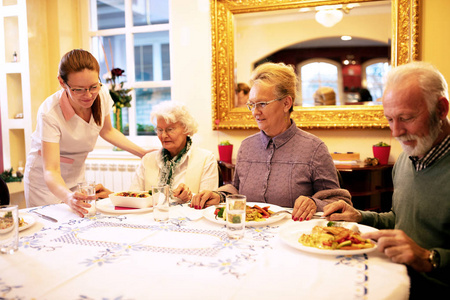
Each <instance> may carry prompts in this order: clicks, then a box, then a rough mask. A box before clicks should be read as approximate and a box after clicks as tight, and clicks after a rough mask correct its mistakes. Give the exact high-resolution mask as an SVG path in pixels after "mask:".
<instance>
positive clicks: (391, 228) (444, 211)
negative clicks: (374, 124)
mask: <svg viewBox="0 0 450 300" xmlns="http://www.w3.org/2000/svg"><path fill="white" fill-rule="evenodd" d="M383 107H384V114H385V116H386V118H387V120H388V122H389V126H390V128H391V131H392V135H393V136H394V137H395V138H396V139H397V140H398V141H399V142H400V143H401V145H402V148H403V151H404V152H403V153H402V154H400V156H399V158H398V160H397V162H396V164H395V166H394V170H393V182H394V195H393V202H392V210H391V211H390V212H388V213H375V212H366V211H358V210H356V209H354V208H353V207H351V206H350V205H348V204H346V203H344V202H335V203H331V204H329V205H328V206H326V207H325V208H324V215H325V216H326V217H327V218H328V219H329V220H345V221H354V222H359V223H363V224H366V225H370V226H373V227H377V228H379V229H382V230H380V231H377V232H374V233H370V234H367V235H366V237H367V238H372V239H375V240H378V247H379V250H380V251H383V252H384V253H385V254H386V255H387V256H388V257H390V259H391V260H392V261H393V262H396V263H402V264H406V265H407V266H408V272H409V274H410V277H411V299H419V298H420V299H425V298H423V297H424V296H427V299H428V298H429V297H430V296H432V295H438V294H440V293H442V292H445V291H447V292H448V291H449V282H450V184H449V179H450V151H449V150H450V136H449V134H450V123H449V119H448V118H447V114H448V111H449V101H448V87H447V83H446V81H445V79H444V78H443V76H442V75H441V73H439V71H438V70H436V69H435V68H434V67H433V66H431V65H429V64H427V63H423V62H414V63H410V64H406V65H402V66H400V67H397V68H394V69H393V70H392V71H391V73H390V74H389V77H388V80H387V85H386V88H385V91H384V95H383ZM447 295H448V294H447Z"/></svg>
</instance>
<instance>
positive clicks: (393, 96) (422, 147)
mask: <svg viewBox="0 0 450 300" xmlns="http://www.w3.org/2000/svg"><path fill="white" fill-rule="evenodd" d="M383 108H384V114H385V116H386V118H387V120H388V122H389V127H390V128H391V131H392V136H393V137H395V138H396V139H397V140H398V141H399V142H400V144H401V145H402V148H403V151H405V153H406V154H408V155H410V156H423V155H425V154H426V153H427V152H428V151H429V150H430V149H431V148H432V147H433V146H434V144H435V143H436V140H437V138H438V135H439V132H440V127H439V117H438V115H437V113H436V112H435V111H433V112H432V113H431V114H430V112H429V111H428V108H427V105H426V102H425V99H424V98H423V96H422V93H421V91H420V89H419V88H418V87H417V86H416V85H410V86H408V85H407V84H406V85H403V86H402V85H398V86H395V87H393V88H391V89H390V90H387V91H386V92H385V94H384V96H383Z"/></svg>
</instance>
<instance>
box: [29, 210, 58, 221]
mask: <svg viewBox="0 0 450 300" xmlns="http://www.w3.org/2000/svg"><path fill="white" fill-rule="evenodd" d="M31 212H32V213H35V214H37V215H38V216H39V217H41V218H43V219H46V220H49V221H52V222H54V223H57V222H58V220H56V219H54V218H52V217H49V216H46V215H43V214H41V213H38V212H37V211H35V210H33V211H31Z"/></svg>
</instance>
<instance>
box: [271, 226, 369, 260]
mask: <svg viewBox="0 0 450 300" xmlns="http://www.w3.org/2000/svg"><path fill="white" fill-rule="evenodd" d="M327 223H328V221H327V220H311V221H304V222H293V223H289V224H286V225H284V226H282V227H281V228H280V232H279V236H280V238H281V240H282V241H283V242H285V243H286V244H288V245H289V246H291V247H294V248H296V249H299V250H302V251H305V252H310V253H316V254H324V255H357V254H363V253H369V252H372V251H374V250H375V249H376V248H377V245H375V247H373V248H366V249H358V250H339V249H337V250H331V249H319V248H314V247H308V246H305V245H303V244H302V243H300V242H299V241H298V239H299V238H300V236H301V235H302V234H311V231H312V229H313V227H314V226H316V225H318V226H327ZM343 223H344V225H343V227H345V228H349V229H350V228H351V227H352V226H354V225H356V226H357V227H358V229H359V231H360V232H361V233H367V232H372V231H377V230H378V229H376V228H373V227H370V226H365V225H361V224H357V223H351V222H343Z"/></svg>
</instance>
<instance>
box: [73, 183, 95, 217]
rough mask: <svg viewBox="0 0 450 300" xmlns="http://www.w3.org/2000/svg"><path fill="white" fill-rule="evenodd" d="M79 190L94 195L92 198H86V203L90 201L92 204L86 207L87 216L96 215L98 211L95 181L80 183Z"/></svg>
mask: <svg viewBox="0 0 450 300" xmlns="http://www.w3.org/2000/svg"><path fill="white" fill-rule="evenodd" d="M78 191H79V192H80V193H82V194H85V195H88V196H93V199H92V200H84V202H85V203H89V204H90V205H91V207H85V209H87V211H88V213H87V214H85V216H95V214H96V212H97V210H96V207H95V181H87V182H81V183H78Z"/></svg>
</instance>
